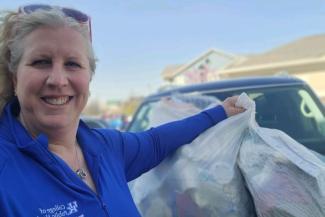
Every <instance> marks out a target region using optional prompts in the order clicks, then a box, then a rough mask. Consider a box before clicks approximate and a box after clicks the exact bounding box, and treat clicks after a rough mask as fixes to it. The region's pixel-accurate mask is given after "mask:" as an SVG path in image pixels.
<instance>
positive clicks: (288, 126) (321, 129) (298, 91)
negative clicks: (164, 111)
mask: <svg viewBox="0 0 325 217" xmlns="http://www.w3.org/2000/svg"><path fill="white" fill-rule="evenodd" d="M242 92H246V93H247V95H248V96H249V97H250V98H251V99H253V100H254V101H255V104H256V121H257V123H258V124H259V125H260V126H261V127H266V128H273V129H279V130H281V131H284V132H285V133H287V134H288V135H289V136H291V137H292V138H293V139H295V140H297V141H298V142H300V143H302V144H304V145H305V146H307V147H309V148H311V149H313V150H315V151H317V152H319V153H322V154H324V153H325V116H324V108H323V107H322V105H318V104H317V103H316V101H315V96H313V95H312V94H310V92H311V91H310V90H309V89H307V88H305V87H304V86H289V87H274V88H272V87H270V88H253V89H245V90H243V89H241V90H236V91H223V92H211V91H210V92H208V93H205V94H206V95H209V96H213V97H216V98H217V99H219V100H221V101H222V100H224V99H225V98H227V97H229V96H232V95H238V94H240V93H242ZM155 103H156V101H155V102H147V103H145V104H143V105H142V106H141V107H140V109H139V110H138V112H137V114H136V115H135V116H134V120H133V121H132V123H131V125H130V127H129V131H133V132H137V131H141V130H145V129H148V128H149V119H148V118H149V113H150V111H151V109H152V106H153V105H154V104H155Z"/></svg>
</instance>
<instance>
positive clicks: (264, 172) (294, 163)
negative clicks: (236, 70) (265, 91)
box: [238, 118, 325, 217]
mask: <svg viewBox="0 0 325 217" xmlns="http://www.w3.org/2000/svg"><path fill="white" fill-rule="evenodd" d="M254 122H255V120H254V119H253V118H252V119H251V121H250V123H251V124H250V125H249V130H248V131H247V132H246V134H245V138H244V139H243V143H242V145H241V148H240V154H239V160H238V164H239V167H240V169H241V171H242V173H243V176H244V177H245V182H246V183H247V186H248V188H249V191H250V192H251V194H252V197H253V198H254V203H255V208H256V212H257V214H258V216H259V217H324V216H325V194H324V191H325V164H324V163H323V162H322V161H321V160H320V159H319V158H317V157H316V155H314V153H312V151H310V150H308V149H307V148H305V147H304V146H303V145H301V144H299V143H298V142H296V141H295V140H293V139H292V138H290V137H289V136H288V135H286V134H285V133H284V132H282V131H279V130H275V129H267V128H262V127H259V126H257V124H254Z"/></svg>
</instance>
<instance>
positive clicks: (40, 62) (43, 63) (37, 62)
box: [31, 59, 52, 66]
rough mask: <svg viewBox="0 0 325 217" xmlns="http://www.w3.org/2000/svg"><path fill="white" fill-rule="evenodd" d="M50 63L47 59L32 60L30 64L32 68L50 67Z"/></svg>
mask: <svg viewBox="0 0 325 217" xmlns="http://www.w3.org/2000/svg"><path fill="white" fill-rule="evenodd" d="M51 64H52V61H51V60H47V59H40V60H34V61H33V62H32V64H31V65H32V66H47V65H51Z"/></svg>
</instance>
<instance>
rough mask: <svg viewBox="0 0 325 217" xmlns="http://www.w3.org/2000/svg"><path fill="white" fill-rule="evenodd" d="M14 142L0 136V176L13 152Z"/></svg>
mask: <svg viewBox="0 0 325 217" xmlns="http://www.w3.org/2000/svg"><path fill="white" fill-rule="evenodd" d="M13 147H14V146H13V144H11V143H10V142H8V141H6V140H4V139H3V138H1V137H0V176H1V173H2V170H3V168H4V167H5V165H6V163H7V162H8V160H9V159H10V157H11V156H12V154H13V151H14V149H13Z"/></svg>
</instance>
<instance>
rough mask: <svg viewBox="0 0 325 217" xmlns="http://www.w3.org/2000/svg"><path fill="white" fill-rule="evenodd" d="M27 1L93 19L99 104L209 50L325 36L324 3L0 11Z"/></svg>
mask: <svg viewBox="0 0 325 217" xmlns="http://www.w3.org/2000/svg"><path fill="white" fill-rule="evenodd" d="M30 3H47V4H55V5H60V6H69V7H73V8H76V9H79V10H82V11H84V12H85V13H87V14H89V15H90V16H91V17H92V28H93V45H94V48H95V52H96V56H97V58H98V59H99V61H98V66H97V71H96V74H95V77H94V79H93V81H92V84H91V93H92V97H93V98H95V97H97V98H100V99H102V100H117V99H126V98H127V97H129V96H138V95H146V94H148V93H150V92H153V91H155V89H156V87H158V85H159V84H160V83H161V77H160V73H161V71H162V70H163V69H164V67H165V66H167V65H169V64H181V63H186V62H188V61H190V60H192V59H194V58H196V57H197V56H199V55H200V54H202V53H204V52H205V51H207V50H208V49H210V48H215V49H219V50H223V51H225V52H228V53H234V54H251V53H261V52H265V51H267V50H269V49H271V48H274V47H276V46H280V45H282V44H285V43H288V42H290V41H292V40H295V39H298V38H301V37H304V36H308V35H314V34H323V33H325V0H272V1H261V0H245V1H244V0H242V1H240V0H237V1H235V0H196V1H194V0H163V1H162V0H155V1H152V0H127V1H121V0H91V1H90V0H78V1H77V0H53V1H46V0H39V1H27V0H3V1H1V3H0V9H4V10H7V9H11V10H16V9H17V8H18V6H19V5H26V4H30Z"/></svg>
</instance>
